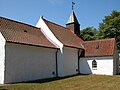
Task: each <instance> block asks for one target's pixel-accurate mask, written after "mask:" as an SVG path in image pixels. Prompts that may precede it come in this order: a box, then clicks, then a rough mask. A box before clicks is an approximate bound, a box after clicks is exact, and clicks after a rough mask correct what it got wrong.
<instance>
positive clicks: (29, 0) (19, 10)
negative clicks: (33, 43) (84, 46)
mask: <svg viewBox="0 0 120 90" xmlns="http://www.w3.org/2000/svg"><path fill="white" fill-rule="evenodd" d="M71 2H72V0H0V16H2V17H6V18H9V19H12V20H16V21H20V22H23V23H27V24H30V25H33V26H35V25H36V23H37V21H38V19H39V17H40V16H42V15H43V17H44V18H45V19H47V20H49V21H52V22H55V23H57V24H59V25H62V26H65V24H66V22H67V20H68V18H69V15H70V13H71V11H72V10H71ZM74 2H75V7H74V11H75V14H76V16H77V19H78V21H79V23H80V24H81V29H83V28H86V27H88V26H93V27H95V28H98V26H99V23H100V22H102V19H103V18H104V16H107V15H110V13H111V12H112V11H113V10H118V11H120V0H74Z"/></svg>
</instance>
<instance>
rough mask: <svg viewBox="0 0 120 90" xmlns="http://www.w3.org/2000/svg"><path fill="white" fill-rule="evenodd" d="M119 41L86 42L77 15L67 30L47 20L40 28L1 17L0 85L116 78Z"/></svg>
mask: <svg viewBox="0 0 120 90" xmlns="http://www.w3.org/2000/svg"><path fill="white" fill-rule="evenodd" d="M118 66H119V60H118V53H117V46H116V41H115V38H109V39H103V40H94V41H84V40H82V39H81V38H80V24H79V22H78V20H77V17H76V15H75V13H74V11H72V12H71V14H70V16H69V19H68V21H67V23H66V27H63V26H61V25H58V24H56V23H54V22H51V21H49V20H47V19H45V18H43V17H41V18H40V19H39V21H38V22H37V24H36V26H31V25H28V24H25V23H22V22H18V21H14V20H11V19H7V18H4V17H0V84H7V83H15V82H24V81H32V80H39V79H47V78H54V77H66V76H72V75H78V74H79V75H81V74H96V75H97V74H98V75H116V74H118V73H119V68H118Z"/></svg>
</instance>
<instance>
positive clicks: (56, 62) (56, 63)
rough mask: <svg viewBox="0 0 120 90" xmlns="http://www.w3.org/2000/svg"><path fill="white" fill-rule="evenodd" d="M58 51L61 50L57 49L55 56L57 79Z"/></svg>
mask: <svg viewBox="0 0 120 90" xmlns="http://www.w3.org/2000/svg"><path fill="white" fill-rule="evenodd" d="M58 50H59V49H57V51H56V53H55V56H56V77H58V57H57V53H58Z"/></svg>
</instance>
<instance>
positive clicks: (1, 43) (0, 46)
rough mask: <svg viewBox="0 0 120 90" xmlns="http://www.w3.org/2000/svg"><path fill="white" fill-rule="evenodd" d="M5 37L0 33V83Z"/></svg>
mask: <svg viewBox="0 0 120 90" xmlns="http://www.w3.org/2000/svg"><path fill="white" fill-rule="evenodd" d="M5 43H6V41H5V39H4V37H3V36H2V34H1V33H0V84H4V67H5V66H4V65H5Z"/></svg>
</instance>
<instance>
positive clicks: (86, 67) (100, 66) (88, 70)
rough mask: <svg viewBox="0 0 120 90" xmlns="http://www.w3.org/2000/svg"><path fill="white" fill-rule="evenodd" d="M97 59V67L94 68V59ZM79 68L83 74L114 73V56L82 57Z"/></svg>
mask: <svg viewBox="0 0 120 90" xmlns="http://www.w3.org/2000/svg"><path fill="white" fill-rule="evenodd" d="M93 60H96V62H97V69H93V68H92V61H93ZM79 64H80V66H79V68H80V73H81V74H101V75H113V57H112V56H110V57H88V58H80V60H79Z"/></svg>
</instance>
